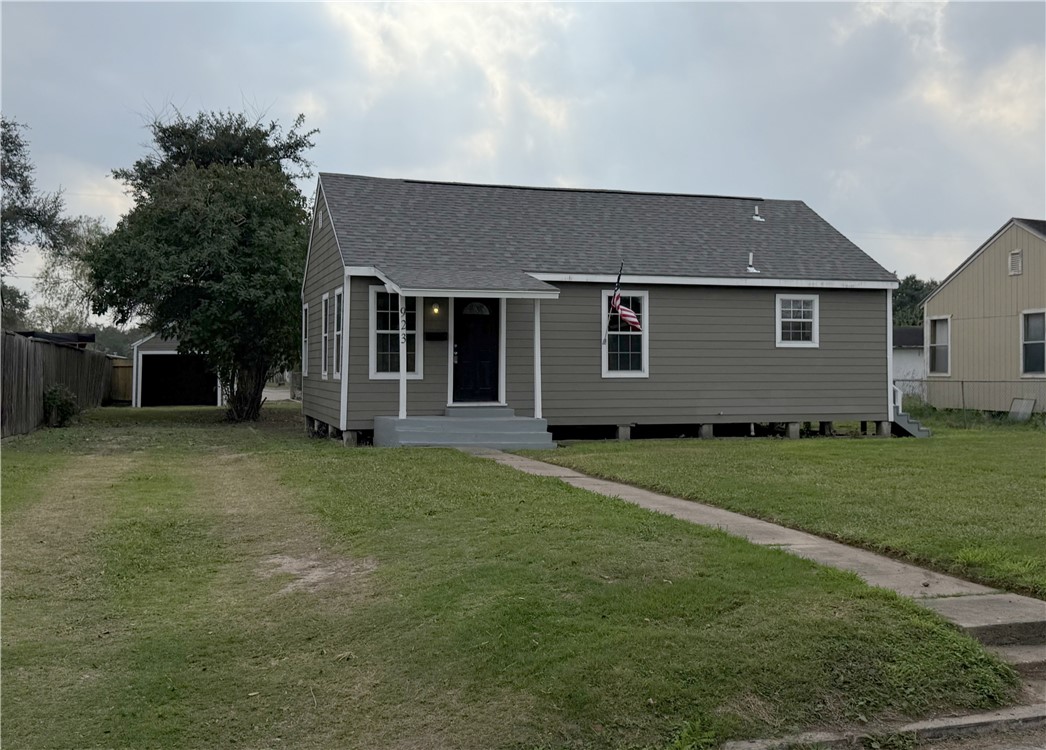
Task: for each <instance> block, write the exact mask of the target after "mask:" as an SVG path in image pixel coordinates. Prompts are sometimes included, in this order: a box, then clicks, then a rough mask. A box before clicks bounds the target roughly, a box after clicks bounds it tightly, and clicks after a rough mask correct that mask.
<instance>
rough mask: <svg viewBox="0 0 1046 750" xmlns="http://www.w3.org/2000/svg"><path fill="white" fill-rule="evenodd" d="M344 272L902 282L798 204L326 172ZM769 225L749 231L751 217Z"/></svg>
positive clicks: (422, 277)
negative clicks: (756, 275)
mask: <svg viewBox="0 0 1046 750" xmlns="http://www.w3.org/2000/svg"><path fill="white" fill-rule="evenodd" d="M320 186H321V188H322V190H323V193H324V195H325V197H326V200H327V205H328V207H329V209H330V214H331V219H332V223H333V225H334V228H335V232H336V233H337V236H338V241H339V243H340V246H341V250H342V254H343V257H344V261H345V264H346V265H350V266H375V267H377V268H379V269H381V270H382V271H383V272H384V273H386V274H388V276H389V277H390V278H391V279H392V280H393V281H395V282H396V283H397V284H400V285H401V286H403V287H404V288H425V289H465V288H467V289H504V290H509V289H521V290H523V289H527V290H540V289H551V287H549V286H548V285H546V284H543V283H542V282H539V281H537V280H535V279H533V278H531V277H529V276H527V275H526V272H538V273H586V274H614V273H617V270H618V267H619V265H620V263H621V261H622V260H624V261H625V273H626V275H652V276H698V277H706V278H707V277H712V278H724V277H725V278H746V277H747V278H751V277H752V276H753V274H750V273H747V272H746V271H745V269H746V267H747V266H748V253H750V252H751V253H754V254H755V267H756V268H758V269H759V270H760V272H761V273H760V278H761V279H802V280H836V281H896V277H895V276H894V275H893V274H892V273H890V272H889V271H887V270H886V269H885V268H883V267H882V266H880V265H879V264H878V263H876V262H875V261H874V260H872V259H871V258H870V257H868V256H867V255H866V254H865V253H864V252H863V251H862V250H861V249H860V248H858V247H857V246H856V245H854V244H853V243H852V242H850V241H849V240H848V239H846V237H844V236H843V235H842V234H840V233H839V232H838V231H837V230H836V229H835V228H834V227H832V226H831V225H830V224H829V223H828V222H826V221H825V220H824V219H822V218H821V217H820V216H818V215H817V214H816V213H815V212H814V211H812V210H811V209H810V208H809V207H808V206H807V205H806V204H805V203H803V202H802V201H785V200H763V199H760V198H728V197H717V196H703V195H678V194H666V193H634V192H625V191H611V190H573V189H559V188H527V187H514V186H500V185H471V184H462V183H446V182H423V181H417V180H398V179H385V178H377V177H361V176H356V175H343V174H333V173H329V172H324V173H321V174H320ZM756 206H758V207H759V214H760V215H761V216H762V217H763V219H765V220H764V221H761V222H760V221H754V220H753V219H752V216H753V213H754V209H755V207H756Z"/></svg>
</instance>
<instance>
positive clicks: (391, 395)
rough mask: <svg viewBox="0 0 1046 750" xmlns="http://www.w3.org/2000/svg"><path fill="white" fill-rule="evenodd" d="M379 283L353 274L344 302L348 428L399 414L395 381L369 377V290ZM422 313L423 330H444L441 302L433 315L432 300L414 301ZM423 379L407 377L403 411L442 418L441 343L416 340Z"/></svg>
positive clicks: (443, 375) (443, 367)
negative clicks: (347, 342)
mask: <svg viewBox="0 0 1046 750" xmlns="http://www.w3.org/2000/svg"><path fill="white" fill-rule="evenodd" d="M372 286H384V285H383V284H382V282H381V281H379V280H378V279H376V278H370V277H362V276H354V277H353V278H352V284H351V289H352V295H351V299H350V300H349V340H350V341H351V348H350V349H349V413H348V427H347V429H350V430H369V429H371V428H373V427H374V417H376V416H395V415H396V414H398V413H399V403H400V401H399V398H400V397H399V393H400V391H399V381H398V380H395V379H392V380H371V378H370V330H369V326H370V288H371V287H372ZM418 302H419V306H420V309H421V310H422V311H423V313H424V315H425V320H424V323H423V330H424V331H434V330H437V329H441V330H446V327H445V321H446V316H447V315H449V314H450V307H449V305H447V301H446V300H445V299H443V300H441V303H442V305H441V306H442V311H441V314H440V318H438V319H436V318H434V316H433V315H432V311H431V310H430V309H428V308H429V305H430V304H431V302H432V300H427V301H426V300H425V299H419V300H418ZM422 356H423V358H424V359H423V365H422V372H423V374H424V379H422V380H409V381H407V413H408V414H410V415H411V416H416V417H417V416H442V415H443V413H444V410H445V409H446V408H447V342H446V341H423V342H422Z"/></svg>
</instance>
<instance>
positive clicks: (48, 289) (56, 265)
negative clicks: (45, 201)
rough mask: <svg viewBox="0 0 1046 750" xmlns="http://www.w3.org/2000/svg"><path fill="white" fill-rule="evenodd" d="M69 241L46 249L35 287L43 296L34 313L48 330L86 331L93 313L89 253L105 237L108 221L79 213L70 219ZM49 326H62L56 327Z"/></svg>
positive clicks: (67, 239)
mask: <svg viewBox="0 0 1046 750" xmlns="http://www.w3.org/2000/svg"><path fill="white" fill-rule="evenodd" d="M68 225H69V229H68V232H67V236H66V241H65V242H63V243H62V244H60V245H55V246H53V247H49V248H47V249H45V250H44V253H43V254H44V266H43V269H42V270H41V271H40V275H39V276H38V277H37V280H36V284H35V285H34V288H35V290H36V293H37V294H38V295H39V296H40V298H41V299H42V300H43V303H42V304H40V305H38V306H37V307H36V308H35V311H34V315H35V316H36V317H37V318H38V319H39V320H40V321H51V322H50V323H47V324H45V323H42V322H41V323H40V326H41V327H44V328H46V329H47V330H59V328H60V329H61V330H65V331H85V330H86V328H87V321H88V318H89V317H90V314H91V279H90V269H89V267H88V265H87V253H88V250H89V249H90V248H91V247H92V246H93V245H96V244H98V243H99V242H101V241H102V240H104V239H105V237H106V235H107V234H108V233H109V230H108V229H107V228H106V226H105V221H104V220H102V219H100V218H96V217H92V216H78V217H77V218H75V219H72V220H71V221H69V222H68ZM48 326H59V328H53V327H48Z"/></svg>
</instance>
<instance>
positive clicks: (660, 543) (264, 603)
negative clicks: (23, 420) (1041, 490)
mask: <svg viewBox="0 0 1046 750" xmlns="http://www.w3.org/2000/svg"><path fill="white" fill-rule="evenodd" d="M264 411H265V418H264V419H263V421H262V422H260V423H258V424H255V425H249V426H230V425H225V424H222V423H221V422H220V418H219V413H218V411H217V410H193V409H172V410H129V409H100V410H96V411H95V412H93V413H92V414H90V415H88V416H87V417H86V418H85V420H84V422H83V423H82V424H80V425H78V426H74V427H72V428H69V429H65V430H49V431H41V432H38V433H36V434H34V435H31V436H28V437H25V438H20V439H16V440H13V441H9V442H7V443H5V444H4V446H3V457H2V480H3V506H2V522H3V529H2V532H3V540H2V541H3V552H4V560H3V592H2V593H3V629H2V648H3V653H2V678H3V741H4V747H5V748H12V749H13V748H34V749H36V748H73V747H75V748H103V747H104V748H111V747H163V748H200V747H242V748H261V747H265V748H275V747H286V748H331V747H361V748H370V747H383V748H384V747H393V748H416V747H455V748H488V747H505V748H560V747H562V748H611V747H614V748H617V747H636V748H643V747H684V746H692V747H698V748H700V747H706V746H710V745H711V744H712V741H713V740H720V739H724V738H733V737H752V736H766V735H772V734H778V733H784V732H787V731H791V730H796V729H806V728H817V727H825V726H831V725H836V726H838V725H850V724H862V723H865V722H873V723H874V722H876V721H878V720H881V719H889V718H895V717H902V716H905V717H908V716H911V717H914V716H923V715H927V714H929V713H932V712H935V711H943V710H947V711H955V710H963V709H985V708H989V707H993V706H997V705H1001V704H1004V703H1006V702H1007V701H1009V700H1011V699H1012V698H1013V697H1014V695H1015V693H1016V689H1017V687H1016V685H1017V683H1016V678H1015V675H1014V673H1013V671H1012V670H1011V669H1010V668H1009V667H1007V666H1005V665H1002V664H1000V663H999V662H998V661H996V660H995V659H994V658H993V657H991V656H990V655H988V654H987V653H986V652H985V651H984V650H983V649H982V648H981V647H980V646H979V645H978V644H976V643H975V642H973V641H972V640H970V639H969V638H967V637H965V636H964V635H962V634H961V633H959V632H958V631H956V630H955V629H953V628H951V627H949V626H948V625H946V624H944V623H943V622H942V621H940V620H938V619H937V618H936V617H934V616H933V615H931V614H930V613H929V612H926V611H923V610H922V609H920V608H918V607H916V606H915V605H914V604H912V603H910V602H907V601H904V600H902V599H900V598H898V597H896V596H893V595H891V594H888V593H886V592H882V591H877V590H873V589H870V588H868V587H866V586H864V585H863V584H862V583H861V582H860V581H858V580H857V579H856V578H855V577H853V576H851V575H848V574H844V573H838V572H835V571H831V570H828V569H825V568H820V567H818V566H816V565H814V564H812V563H810V562H807V561H804V560H801V559H798V558H794V557H791V556H789V555H786V554H784V553H781V552H779V551H775V550H770V549H763V548H759V547H755V546H752V545H749V544H747V543H745V542H743V541H741V540H738V539H735V538H731V537H728V536H726V535H724V534H721V533H719V532H716V531H712V530H709V529H703V528H699V527H695V526H692V525H689V524H686V523H683V522H681V521H677V520H675V519H671V518H668V517H664V516H659V515H656V514H653V513H649V512H646V511H644V510H642V509H639V508H637V507H634V506H632V505H629V504H626V503H622V502H616V501H612V500H608V499H606V498H603V497H601V496H598V495H593V494H590V493H587V492H584V491H581V490H577V489H574V488H571V487H568V486H566V485H564V484H562V483H560V482H558V481H557V480H554V479H547V478H539V477H532V476H527V475H522V474H518V473H515V472H513V471H512V470H510V469H507V468H505V467H501V466H498V465H496V464H494V463H493V462H489V461H484V460H482V459H477V458H472V457H469V456H466V455H464V454H461V453H458V452H456V451H452V450H382V449H373V448H361V449H354V450H350V449H345V448H343V447H341V446H340V445H339V444H335V443H332V442H328V441H322V440H306V439H305V438H303V437H301V432H302V431H301V428H300V424H299V417H298V415H297V414H296V413H295V411H294V409H293V407H290V408H288V407H275V408H274V407H266V409H265V410H264ZM764 442H765V443H766V444H767V445H775V446H776V445H777V444H776V443H771V442H770V441H764ZM814 442H815V441H809V443H810V444H813V443H814ZM866 442H867V444H868V445H880V446H884V445H886V443H885V442H880V443H875V442H874V441H866ZM864 444H865V443H857V442H855V443H853V445H864ZM651 445H653V444H651ZM659 445H662V446H664V445H666V444H663V443H662V444H659ZM668 445H671V444H668ZM694 445H697V444H696V443H695V444H694ZM712 445H715V444H712ZM738 445H741V443H738ZM626 447H627V448H629V449H631V450H645V449H646V448H645V447H644V446H626ZM613 448H614V449H615V450H619V451H620V450H622V448H620V447H618V446H613ZM676 450H679V448H676ZM563 455H564V456H579V455H584V453H583V449H573V450H571V451H566V452H564V454H563ZM622 455H627V454H625V453H622ZM673 743H674V744H673ZM688 743H692V744H689V745H688Z"/></svg>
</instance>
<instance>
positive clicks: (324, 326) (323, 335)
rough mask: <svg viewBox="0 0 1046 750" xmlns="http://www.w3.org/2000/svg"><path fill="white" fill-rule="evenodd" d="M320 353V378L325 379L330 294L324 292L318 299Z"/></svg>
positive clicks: (328, 362) (328, 361)
mask: <svg viewBox="0 0 1046 750" xmlns="http://www.w3.org/2000/svg"><path fill="white" fill-rule="evenodd" d="M320 305H321V311H320V353H321V354H322V357H323V358H322V359H321V360H320V379H321V380H326V379H327V372H328V368H329V367H330V350H329V349H328V344H330V320H331V316H330V306H331V305H330V294H324V295H323V297H322V298H321V301H320Z"/></svg>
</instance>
